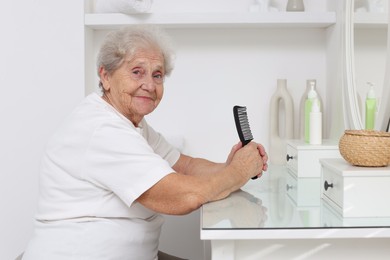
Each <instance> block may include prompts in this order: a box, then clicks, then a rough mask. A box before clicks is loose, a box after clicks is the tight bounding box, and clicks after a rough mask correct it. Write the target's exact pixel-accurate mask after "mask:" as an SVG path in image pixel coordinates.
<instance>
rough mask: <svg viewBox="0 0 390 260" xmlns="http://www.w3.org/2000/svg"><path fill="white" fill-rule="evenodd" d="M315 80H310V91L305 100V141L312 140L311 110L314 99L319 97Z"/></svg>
mask: <svg viewBox="0 0 390 260" xmlns="http://www.w3.org/2000/svg"><path fill="white" fill-rule="evenodd" d="M314 88H315V82H314V81H313V82H310V91H309V93H308V94H307V99H306V101H305V142H306V143H309V142H310V112H311V110H312V106H313V100H314V99H316V98H317V96H318V95H317V92H316V91H315V89H314Z"/></svg>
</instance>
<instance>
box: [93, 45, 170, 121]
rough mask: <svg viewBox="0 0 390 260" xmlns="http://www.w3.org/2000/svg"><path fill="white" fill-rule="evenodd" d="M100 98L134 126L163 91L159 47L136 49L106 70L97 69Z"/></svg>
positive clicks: (161, 62) (154, 105) (155, 104)
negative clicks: (129, 56) (99, 82)
mask: <svg viewBox="0 0 390 260" xmlns="http://www.w3.org/2000/svg"><path fill="white" fill-rule="evenodd" d="M99 74H100V79H101V81H102V83H103V88H104V91H105V94H104V96H103V98H104V99H105V100H106V101H108V102H109V103H110V104H111V105H112V106H114V107H115V108H116V109H117V110H118V111H119V112H120V113H122V114H123V115H124V116H126V117H127V118H128V119H130V120H131V121H132V122H133V123H134V124H135V125H136V126H137V125H138V123H139V122H140V121H141V120H142V118H143V117H144V116H145V115H147V114H149V113H151V112H152V111H153V110H154V109H155V108H156V107H157V105H158V104H159V103H160V101H161V98H162V96H163V92H164V86H163V81H164V74H165V72H164V59H163V56H162V55H161V53H160V52H159V51H158V50H153V49H150V50H139V51H138V52H136V54H135V55H134V56H133V57H131V58H128V59H125V60H124V62H123V64H122V65H121V66H120V67H119V68H118V69H117V70H115V71H114V72H113V73H111V74H109V73H108V72H107V71H105V70H104V68H101V69H100V71H99Z"/></svg>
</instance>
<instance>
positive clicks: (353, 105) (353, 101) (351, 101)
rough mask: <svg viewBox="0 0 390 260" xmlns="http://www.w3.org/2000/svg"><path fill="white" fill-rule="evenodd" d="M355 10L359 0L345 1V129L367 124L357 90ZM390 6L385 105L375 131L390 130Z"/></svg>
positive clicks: (380, 105)
mask: <svg viewBox="0 0 390 260" xmlns="http://www.w3.org/2000/svg"><path fill="white" fill-rule="evenodd" d="M354 7H355V0H345V3H344V12H343V13H344V17H343V33H342V48H343V49H342V50H343V81H342V85H343V86H342V94H343V112H344V127H345V129H357V130H360V129H364V128H365V127H364V121H363V120H362V115H361V113H360V107H359V98H358V93H357V88H356V75H355V54H354V52H355V48H354V39H355V37H354V23H355V22H354V21H355V17H354ZM389 14H390V4H388V21H387V24H388V26H387V55H386V56H387V57H386V67H385V75H384V83H383V84H384V85H383V91H382V95H381V96H382V98H381V100H382V102H380V104H379V107H378V114H377V118H376V120H375V121H376V123H375V130H381V131H389V129H388V124H389V120H390V103H389V102H387V101H388V100H390V51H389V50H390V26H389V24H390V15H389Z"/></svg>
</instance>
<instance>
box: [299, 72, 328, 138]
mask: <svg viewBox="0 0 390 260" xmlns="http://www.w3.org/2000/svg"><path fill="white" fill-rule="evenodd" d="M312 84H314V90H315V91H316V92H317V98H318V100H319V101H320V110H321V111H323V103H322V99H321V96H320V94H319V93H318V91H317V80H315V79H308V80H306V88H305V92H304V93H303V94H302V96H301V99H300V101H299V134H298V139H300V140H305V101H306V99H307V95H308V94H309V91H310V89H311V85H312ZM322 122H324V114H323V115H322ZM322 132H324V124H322Z"/></svg>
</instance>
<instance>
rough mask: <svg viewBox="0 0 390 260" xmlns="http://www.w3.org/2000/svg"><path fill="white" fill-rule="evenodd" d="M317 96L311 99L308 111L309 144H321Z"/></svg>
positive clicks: (320, 117) (319, 112)
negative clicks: (310, 106)
mask: <svg viewBox="0 0 390 260" xmlns="http://www.w3.org/2000/svg"><path fill="white" fill-rule="evenodd" d="M320 107H321V105H320V101H319V99H318V98H315V99H314V100H313V104H312V108H311V112H310V140H309V143H310V144H322V113H321V109H320Z"/></svg>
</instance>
